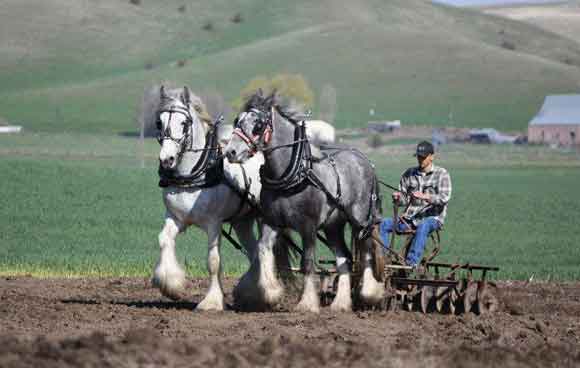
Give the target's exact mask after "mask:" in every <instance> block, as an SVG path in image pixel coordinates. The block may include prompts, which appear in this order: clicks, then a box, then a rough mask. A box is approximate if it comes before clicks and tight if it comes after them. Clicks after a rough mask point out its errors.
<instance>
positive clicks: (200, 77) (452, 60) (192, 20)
mask: <svg viewBox="0 0 580 368" xmlns="http://www.w3.org/2000/svg"><path fill="white" fill-rule="evenodd" d="M181 6H185V8H184V9H182V10H179V7H181ZM237 13H239V14H240V15H241V18H242V21H241V22H237V23H236V22H233V21H232V17H233V16H234V15H235V14H237ZM0 19H1V20H2V21H1V22H0V81H1V83H0V116H2V117H4V118H6V119H8V120H10V121H12V122H15V123H19V124H22V125H24V126H25V128H27V129H30V130H36V131H77V132H101V133H105V132H112V133H119V132H127V131H134V130H135V129H136V128H135V123H134V116H135V108H136V105H137V104H138V101H139V99H140V96H141V94H142V92H143V89H144V88H146V87H148V86H150V85H152V84H154V83H159V82H161V81H172V82H174V83H176V84H187V85H190V86H191V87H192V88H193V89H194V90H195V91H198V92H203V91H218V92H220V93H222V94H223V95H224V96H225V97H226V98H227V99H228V100H233V98H235V97H236V96H237V94H238V93H239V91H240V89H241V88H242V87H243V86H244V85H245V84H246V83H247V82H248V81H249V80H250V79H252V78H253V77H255V76H258V75H272V74H275V73H279V72H290V73H300V74H303V75H304V76H305V77H306V78H307V80H308V81H309V82H310V84H311V86H312V87H313V89H314V90H315V92H319V91H320V90H321V88H322V86H323V85H325V84H332V85H333V86H334V87H335V88H336V89H337V94H338V112H337V120H336V122H335V123H336V125H337V126H338V127H351V126H360V125H362V124H365V123H366V121H367V120H368V119H369V116H368V111H369V109H370V108H373V109H374V110H375V111H376V114H375V117H374V119H377V118H384V119H401V120H403V122H405V123H414V124H432V125H443V124H448V122H449V116H450V112H452V116H453V119H452V121H451V123H452V124H453V125H455V126H490V127H495V128H499V129H504V130H522V129H524V128H525V127H526V124H527V121H528V120H529V118H530V117H531V116H532V115H533V114H534V113H535V111H536V110H537V108H538V107H539V105H540V103H541V101H542V99H543V97H544V95H546V94H551V93H568V92H572V91H577V90H578V89H580V46H579V45H578V43H576V42H574V41H571V40H569V39H567V38H564V37H561V36H558V35H556V34H553V33H550V32H548V31H545V30H542V29H540V28H536V27H535V26H533V25H528V24H523V23H519V22H516V21H513V20H508V19H504V18H500V17H494V16H489V15H484V14H482V13H479V12H477V11H474V10H465V9H456V8H448V7H444V6H440V5H433V4H431V3H429V2H426V1H419V0H392V1H388V2H385V1H380V0H357V1H347V0H337V1H331V0H321V1H317V2H310V1H306V0H297V1H294V2H286V1H282V0H272V1H263V0H237V1H226V0H217V1H212V2H211V3H210V2H202V1H194V2H189V1H188V2H185V1H183V0H169V1H165V2H164V3H163V4H160V3H159V2H154V1H151V0H142V1H141V4H140V5H133V4H132V3H130V2H129V1H128V0H127V1H120V0H102V1H99V2H95V1H89V0H30V1H26V2H21V1H18V0H6V1H4V2H3V5H2V8H1V9H0ZM209 25H211V26H209ZM204 28H205V29H204ZM207 28H210V29H209V30H208V29H207ZM178 61H182V62H184V63H185V65H183V66H182V67H179V66H178ZM315 111H316V107H315Z"/></svg>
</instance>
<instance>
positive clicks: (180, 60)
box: [177, 59, 187, 68]
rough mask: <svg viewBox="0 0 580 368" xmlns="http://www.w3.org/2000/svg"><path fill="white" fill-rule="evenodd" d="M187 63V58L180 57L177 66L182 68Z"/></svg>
mask: <svg viewBox="0 0 580 368" xmlns="http://www.w3.org/2000/svg"><path fill="white" fill-rule="evenodd" d="M185 64H187V60H185V59H179V60H177V66H178V67H180V68H183V67H184V66H185Z"/></svg>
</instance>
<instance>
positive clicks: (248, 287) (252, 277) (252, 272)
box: [234, 224, 284, 310]
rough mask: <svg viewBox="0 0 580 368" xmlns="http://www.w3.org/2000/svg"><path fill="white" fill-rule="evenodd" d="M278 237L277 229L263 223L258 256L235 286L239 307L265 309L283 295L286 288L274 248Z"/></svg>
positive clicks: (235, 297)
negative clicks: (275, 263) (275, 258)
mask: <svg viewBox="0 0 580 368" xmlns="http://www.w3.org/2000/svg"><path fill="white" fill-rule="evenodd" d="M277 237H278V231H277V230H275V229H274V228H272V227H270V226H268V225H266V224H264V225H263V228H262V237H261V238H260V241H259V242H258V252H257V253H258V254H257V257H255V258H254V260H253V261H252V263H251V265H250V269H249V270H248V272H246V273H245V274H244V275H243V276H242V278H241V279H240V281H239V282H238V284H237V285H236V287H235V288H234V300H235V302H236V305H237V306H238V307H239V308H241V309H245V310H265V309H268V308H270V307H272V306H273V305H275V304H276V303H277V302H278V301H279V300H280V298H281V297H282V295H283V293H284V289H283V287H282V285H281V284H280V282H279V281H278V278H277V277H276V268H275V267H274V252H273V248H274V244H275V242H276V240H277Z"/></svg>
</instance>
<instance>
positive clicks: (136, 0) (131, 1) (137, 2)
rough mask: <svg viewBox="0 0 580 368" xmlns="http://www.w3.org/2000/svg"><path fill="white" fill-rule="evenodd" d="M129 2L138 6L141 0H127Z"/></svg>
mask: <svg viewBox="0 0 580 368" xmlns="http://www.w3.org/2000/svg"><path fill="white" fill-rule="evenodd" d="M129 3H131V4H133V5H137V6H139V5H141V0H129Z"/></svg>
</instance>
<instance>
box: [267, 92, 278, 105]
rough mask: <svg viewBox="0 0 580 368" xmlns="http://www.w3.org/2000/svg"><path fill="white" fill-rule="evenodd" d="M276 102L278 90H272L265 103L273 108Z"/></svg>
mask: <svg viewBox="0 0 580 368" xmlns="http://www.w3.org/2000/svg"><path fill="white" fill-rule="evenodd" d="M277 101H278V90H277V89H276V88H274V90H273V91H272V93H271V94H270V96H268V98H267V99H266V102H267V103H268V105H269V106H273V105H275V104H276V102H277Z"/></svg>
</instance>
